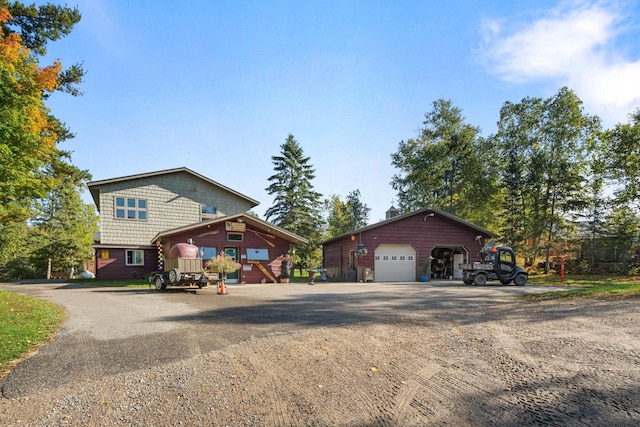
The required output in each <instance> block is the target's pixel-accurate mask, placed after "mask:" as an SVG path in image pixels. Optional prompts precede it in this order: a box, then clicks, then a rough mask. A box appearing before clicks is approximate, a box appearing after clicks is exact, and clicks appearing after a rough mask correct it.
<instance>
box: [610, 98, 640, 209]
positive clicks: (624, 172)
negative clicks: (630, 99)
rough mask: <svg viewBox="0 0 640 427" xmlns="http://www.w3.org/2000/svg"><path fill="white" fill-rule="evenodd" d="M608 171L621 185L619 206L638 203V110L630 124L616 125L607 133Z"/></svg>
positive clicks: (639, 152) (639, 180) (639, 179)
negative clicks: (608, 145)
mask: <svg viewBox="0 0 640 427" xmlns="http://www.w3.org/2000/svg"><path fill="white" fill-rule="evenodd" d="M607 139H608V141H609V144H610V150H609V158H610V159H611V162H610V170H611V171H612V174H613V177H614V178H615V179H617V181H618V182H619V183H620V184H621V185H620V189H619V191H618V192H617V194H616V199H617V203H618V204H619V205H625V204H636V207H637V204H638V202H640V168H639V167H638V165H640V109H638V110H636V111H635V113H633V114H632V115H631V116H630V122H629V123H624V124H622V123H621V124H618V125H616V126H615V128H614V129H612V130H611V131H609V132H608V134H607Z"/></svg>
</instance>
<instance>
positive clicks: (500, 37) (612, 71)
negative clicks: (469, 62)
mask: <svg viewBox="0 0 640 427" xmlns="http://www.w3.org/2000/svg"><path fill="white" fill-rule="evenodd" d="M623 22H624V21H623V19H622V16H621V14H620V13H619V11H618V10H617V9H616V8H615V7H612V6H606V5H605V3H592V2H578V3H576V2H573V3H563V4H561V5H560V6H558V7H557V8H556V9H553V10H549V11H546V12H545V13H544V16H540V17H538V18H537V19H535V20H533V21H532V22H528V23H524V24H523V23H521V22H519V23H512V22H510V23H505V22H504V21H498V20H486V21H485V22H484V23H483V31H484V56H485V58H486V59H487V60H488V63H489V65H490V68H491V69H492V72H494V73H496V74H497V75H499V76H500V77H501V78H502V79H504V80H506V81H510V82H514V83H530V82H540V81H551V82H553V83H556V84H557V85H560V86H561V85H566V86H568V87H569V88H570V89H572V90H574V91H575V92H576V93H577V94H578V96H580V98H581V99H582V100H583V101H584V103H585V106H586V107H587V110H588V111H589V112H591V113H594V114H597V115H599V116H600V117H601V118H602V119H603V120H604V121H605V124H608V125H611V124H615V123H617V122H626V121H627V116H628V114H629V113H631V112H633V111H634V110H635V109H636V108H638V106H640V60H639V59H638V58H634V59H629V58H625V56H624V55H623V53H622V52H621V51H618V50H617V47H616V44H615V42H616V40H617V37H618V36H619V35H620V34H621V32H622V30H623V28H622V23H623Z"/></svg>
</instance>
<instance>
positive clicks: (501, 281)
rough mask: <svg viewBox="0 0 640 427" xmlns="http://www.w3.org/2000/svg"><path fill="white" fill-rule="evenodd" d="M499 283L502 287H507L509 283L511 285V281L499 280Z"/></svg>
mask: <svg viewBox="0 0 640 427" xmlns="http://www.w3.org/2000/svg"><path fill="white" fill-rule="evenodd" d="M500 283H502V284H503V285H508V284H509V283H511V280H505V279H502V280H500Z"/></svg>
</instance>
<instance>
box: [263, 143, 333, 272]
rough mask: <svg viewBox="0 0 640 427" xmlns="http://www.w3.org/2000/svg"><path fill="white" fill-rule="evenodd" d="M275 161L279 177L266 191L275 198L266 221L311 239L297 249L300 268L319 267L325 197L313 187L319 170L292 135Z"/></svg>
mask: <svg viewBox="0 0 640 427" xmlns="http://www.w3.org/2000/svg"><path fill="white" fill-rule="evenodd" d="M271 160H272V162H273V166H274V172H275V174H273V175H272V176H270V177H269V182H271V184H270V185H269V186H268V187H267V188H266V190H267V191H268V192H269V194H271V195H273V196H274V201H273V205H272V206H271V207H270V208H269V209H267V211H266V212H265V216H266V219H267V220H271V221H273V222H274V224H276V225H278V226H280V227H282V228H285V229H287V230H289V231H292V232H294V233H296V234H298V235H300V236H302V237H305V238H306V239H308V240H309V243H307V244H306V245H304V246H301V247H298V248H297V257H298V267H299V268H300V270H302V269H303V268H306V267H307V266H309V265H311V266H313V267H315V266H316V265H314V264H318V262H319V261H318V260H319V259H320V255H319V252H320V250H319V248H318V243H319V241H320V239H321V236H322V225H323V223H322V217H321V215H320V207H321V198H322V195H321V194H320V193H318V192H316V191H315V190H314V188H313V183H312V180H313V179H314V178H315V169H314V168H313V166H312V165H311V163H310V158H309V157H307V156H305V155H304V152H303V150H302V147H300V145H299V144H298V142H297V141H296V140H295V138H294V137H293V135H291V134H289V136H288V137H287V140H286V142H285V143H284V144H282V145H281V146H280V154H279V155H277V156H273V157H271Z"/></svg>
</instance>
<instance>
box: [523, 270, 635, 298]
mask: <svg viewBox="0 0 640 427" xmlns="http://www.w3.org/2000/svg"><path fill="white" fill-rule="evenodd" d="M528 283H531V284H535V285H550V286H564V287H571V288H574V289H569V290H564V291H553V292H544V293H541V294H536V295H527V296H526V297H524V298H525V299H527V300H532V301H540V300H560V299H567V298H594V299H624V298H640V277H618V276H590V275H583V276H574V275H571V276H565V280H564V282H560V276H559V275H557V274H548V275H541V276H531V277H529V282H528Z"/></svg>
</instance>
